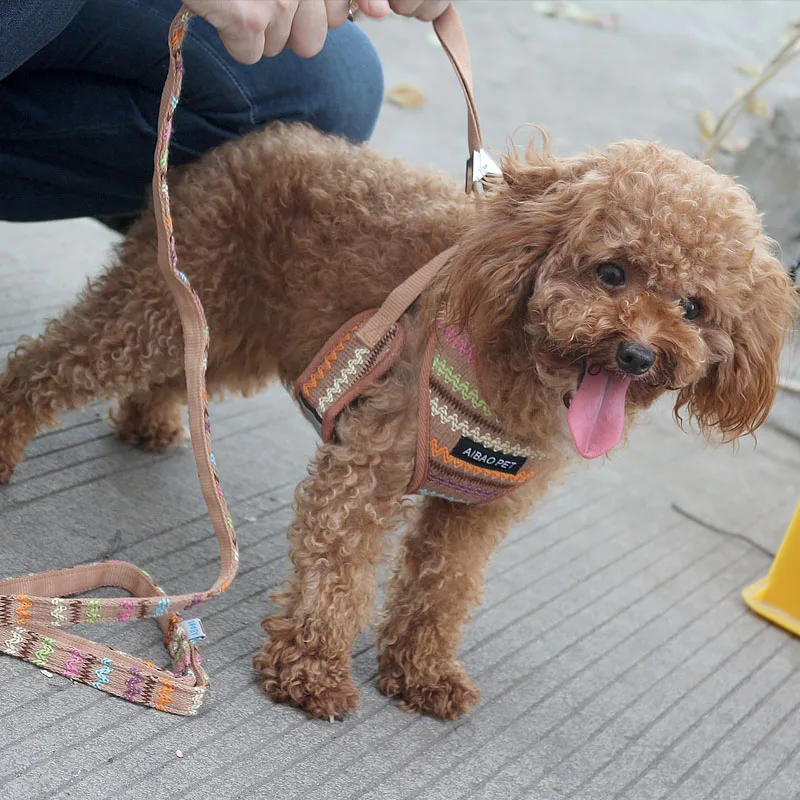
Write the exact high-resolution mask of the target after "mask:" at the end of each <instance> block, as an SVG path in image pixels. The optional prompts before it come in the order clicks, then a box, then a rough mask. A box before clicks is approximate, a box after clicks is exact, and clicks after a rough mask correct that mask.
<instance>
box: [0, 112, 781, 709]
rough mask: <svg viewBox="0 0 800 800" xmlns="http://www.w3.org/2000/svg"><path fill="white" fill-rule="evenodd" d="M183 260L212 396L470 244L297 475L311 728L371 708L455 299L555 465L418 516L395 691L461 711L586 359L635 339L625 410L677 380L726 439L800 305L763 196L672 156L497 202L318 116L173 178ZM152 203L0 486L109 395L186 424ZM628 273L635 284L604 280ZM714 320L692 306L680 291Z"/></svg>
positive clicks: (485, 372) (302, 645)
mask: <svg viewBox="0 0 800 800" xmlns="http://www.w3.org/2000/svg"><path fill="white" fill-rule="evenodd" d="M171 194H172V198H173V220H174V224H175V228H176V236H177V243H178V255H179V258H180V261H181V268H182V269H183V270H184V271H185V272H186V273H187V275H188V276H189V277H190V278H191V281H192V284H193V286H194V288H195V289H196V290H197V291H198V292H199V294H200V296H201V298H202V300H203V303H204V306H205V310H206V314H207V317H208V320H209V324H210V327H211V331H212V337H211V349H210V353H209V361H208V382H209V391H210V393H212V394H220V393H222V392H224V391H234V392H241V393H244V394H247V393H250V392H253V391H256V390H258V389H260V388H261V387H263V386H264V385H265V384H266V383H268V382H269V381H270V380H272V379H275V378H277V379H279V380H281V381H282V382H283V383H284V384H285V385H287V386H291V385H293V383H294V382H295V380H296V379H297V377H298V376H299V375H300V373H301V372H302V371H303V370H304V369H305V367H306V366H307V365H308V363H309V362H310V361H311V359H312V358H313V356H314V355H315V354H316V352H317V350H318V349H319V348H320V347H321V346H322V344H323V343H324V342H325V341H326V340H327V339H328V338H329V337H330V336H331V335H332V334H333V333H334V331H336V330H337V329H338V328H339V327H341V325H343V324H344V323H345V322H346V321H347V320H348V319H349V318H351V317H352V316H354V315H355V314H356V313H358V312H361V311H363V310H364V309H366V308H370V307H375V306H377V305H379V304H380V303H381V301H382V300H383V299H384V298H385V296H386V295H387V294H388V292H389V291H390V290H391V289H393V288H394V287H395V286H396V285H397V284H398V283H399V282H400V281H401V280H402V279H403V278H404V277H406V276H407V275H409V274H410V273H411V272H413V271H414V270H416V269H417V268H419V267H420V266H422V265H423V264H424V263H425V262H426V261H428V260H429V259H430V258H432V257H433V256H434V255H436V254H437V253H439V252H440V251H442V250H444V249H445V248H447V247H449V246H450V245H452V244H454V243H458V244H459V250H458V252H457V255H456V256H455V257H454V259H453V260H452V261H451V263H450V265H449V266H448V268H447V270H446V271H445V272H444V273H443V274H442V275H441V276H440V278H439V280H438V281H437V283H435V284H434V285H433V286H432V288H431V289H430V290H429V291H428V292H427V293H426V294H425V296H423V298H422V299H421V301H420V302H419V303H418V304H417V305H416V306H415V307H414V308H413V309H412V311H411V312H409V313H408V314H407V315H406V320H405V321H406V327H407V330H408V342H407V345H406V348H405V351H404V353H403V354H402V356H401V357H400V359H399V360H398V362H397V363H396V365H395V366H394V367H393V369H392V370H391V371H390V372H389V373H387V375H386V376H385V377H384V378H382V379H381V380H380V381H378V382H376V383H375V384H373V385H372V386H371V387H369V389H368V390H367V392H366V394H365V395H364V397H363V398H362V400H361V402H359V403H358V404H357V405H355V406H353V407H352V408H350V409H348V410H347V411H345V412H344V413H343V414H342V416H341V417H340V419H339V422H338V425H337V439H336V442H335V443H329V444H326V445H323V446H321V447H320V448H319V451H318V454H317V457H316V459H315V461H314V463H313V465H312V467H311V469H310V472H309V476H308V478H307V479H306V480H305V481H304V482H303V483H302V484H301V485H300V486H299V487H298V489H297V495H296V518H295V521H294V523H293V524H292V526H291V527H290V530H289V538H290V541H291V545H292V562H293V565H294V570H293V575H292V578H291V581H290V582H289V584H288V587H287V588H286V589H285V590H284V591H283V592H281V593H280V594H279V595H278V596H277V597H276V600H277V603H278V606H279V610H278V612H277V613H275V614H273V615H272V616H270V617H267V619H265V620H264V628H265V630H266V631H267V633H268V634H269V639H268V641H267V643H266V644H265V646H264V648H263V649H262V650H261V651H260V652H259V653H258V655H256V657H255V659H254V664H255V666H256V668H257V670H258V671H259V676H260V680H261V683H262V685H263V688H264V690H265V692H266V693H267V694H268V695H269V696H270V697H272V698H274V699H275V700H280V701H284V702H289V703H292V704H294V705H297V706H300V707H302V708H304V709H305V710H306V711H307V712H308V713H309V714H311V715H313V716H318V717H324V718H328V717H339V716H341V715H343V714H346V713H349V712H352V711H353V710H354V709H355V708H356V706H357V702H358V693H357V691H356V689H355V687H354V685H353V683H352V682H351V680H350V678H349V667H350V658H351V656H350V651H351V647H352V644H353V640H354V638H355V636H356V635H357V634H358V632H359V631H360V630H361V628H362V627H363V626H364V625H365V624H366V622H367V618H368V614H369V609H370V607H371V604H372V601H373V597H374V592H375V569H376V563H377V561H378V559H379V557H380V555H381V553H382V551H383V547H384V538H385V536H384V534H385V533H386V532H387V531H389V530H391V529H393V528H395V527H396V526H397V525H398V522H399V521H400V519H401V518H402V517H403V516H404V514H405V506H404V505H403V503H402V502H401V501H402V497H403V493H404V490H405V487H406V486H407V485H408V481H409V478H410V476H411V472H412V469H413V463H414V458H415V454H416V431H415V425H416V418H417V417H416V407H417V393H418V387H417V371H418V367H419V361H420V354H421V351H422V349H423V347H424V344H425V341H426V337H427V334H428V332H429V330H430V329H431V326H432V323H433V320H434V318H435V314H436V313H437V311H438V309H439V308H440V304H441V303H442V302H445V303H446V307H447V308H448V310H449V313H450V314H451V315H452V317H453V319H454V320H455V321H460V323H461V324H462V325H463V326H464V327H465V328H466V329H467V330H468V331H469V333H470V335H471V338H472V341H473V343H474V345H475V348H476V353H477V360H478V370H479V375H480V380H481V388H482V391H483V393H484V394H485V395H486V397H487V399H488V400H489V402H490V404H491V405H492V406H493V408H494V410H495V411H496V412H498V414H499V415H500V416H501V417H502V418H503V419H504V421H505V424H506V425H507V427H508V428H509V430H510V432H512V433H513V435H514V437H515V438H518V439H526V440H528V441H530V443H531V445H532V446H535V447H536V448H538V449H539V450H541V451H543V452H545V453H547V454H548V455H549V459H548V461H547V467H546V468H545V469H543V470H542V471H541V473H540V474H539V475H538V477H537V480H536V481H535V482H533V483H532V485H530V486H529V487H528V488H526V489H525V490H524V491H523V492H520V493H518V494H516V495H514V496H513V497H511V498H507V499H501V500H497V501H494V502H493V503H490V504H488V505H486V506H475V507H473V506H469V507H467V506H460V505H458V504H455V503H451V502H449V501H446V500H441V499H433V498H426V499H424V500H423V502H422V503H420V504H419V507H418V509H417V511H418V516H417V518H416V519H415V520H412V523H411V527H410V532H409V533H408V535H407V537H406V541H405V544H404V547H403V549H402V555H401V557H400V559H399V561H398V567H397V571H396V574H395V577H394V578H393V579H392V581H391V582H390V586H389V597H388V601H387V606H386V610H385V612H384V615H383V617H382V621H381V624H380V632H379V639H380V645H381V649H380V657H379V658H380V676H379V687H380V689H381V690H382V691H383V692H384V693H385V694H387V695H390V696H393V697H398V698H400V700H401V701H402V705H403V706H404V707H405V708H407V709H410V710H419V711H424V712H427V713H430V714H433V715H434V716H438V717H441V718H444V719H454V718H456V717H458V716H459V715H460V714H461V713H463V712H464V711H467V710H469V709H470V708H472V707H473V706H474V705H475V703H476V702H477V700H478V690H477V689H476V688H475V687H474V686H472V684H471V683H470V682H469V680H468V679H467V677H466V675H465V673H464V671H463V669H462V667H461V666H460V665H459V664H458V663H457V662H456V660H455V659H456V649H457V646H458V643H459V640H460V636H461V628H462V625H463V624H464V622H465V621H466V619H467V617H468V615H469V608H470V606H471V605H473V604H475V603H477V602H479V600H480V594H481V584H482V577H481V576H482V572H483V567H484V565H485V564H486V561H487V560H488V558H489V556H490V554H491V552H492V550H493V549H494V547H495V546H496V545H497V543H498V542H499V540H500V539H501V538H502V535H503V533H504V531H505V529H506V527H507V525H508V524H509V522H510V521H511V519H512V518H513V517H514V516H515V515H518V514H520V513H523V512H524V511H525V510H527V509H528V508H529V507H530V505H531V504H532V502H533V501H534V499H535V498H537V497H540V496H541V495H543V494H544V493H545V492H546V489H547V486H548V483H549V482H550V481H551V480H552V479H553V478H554V477H555V476H557V475H558V474H560V473H561V472H562V471H563V470H564V469H565V468H566V467H567V466H568V464H569V463H570V461H572V460H574V459H575V457H574V454H572V448H571V447H570V445H569V440H568V433H567V426H566V409H565V403H569V401H570V398H571V397H572V395H573V394H574V393H575V392H576V390H577V388H578V386H579V384H580V382H581V380H582V376H583V374H584V370H585V369H586V367H587V364H589V363H592V364H599V365H601V366H603V367H605V368H606V369H608V370H610V371H614V370H616V369H617V368H618V367H617V366H616V364H615V357H616V355H615V354H616V353H617V348H618V346H619V344H620V342H631V341H632V342H636V343H639V344H643V345H647V346H648V347H649V348H651V349H652V350H653V352H654V354H655V358H656V360H655V363H654V364H653V366H652V368H651V369H649V370H648V371H646V372H645V373H644V374H642V375H641V376H638V377H635V378H634V379H633V380H632V381H631V384H630V389H629V390H628V403H627V411H626V419H627V422H628V424H630V423H631V422H633V420H634V418H635V416H636V412H638V411H639V410H641V409H643V408H646V407H648V406H649V405H650V404H652V402H653V401H654V400H655V399H656V398H657V397H659V396H660V395H662V394H663V393H665V392H667V391H670V390H672V391H674V392H676V397H677V399H676V405H675V411H676V415H677V414H680V412H681V411H682V410H684V409H685V410H686V412H687V413H688V415H689V416H690V417H693V418H694V419H696V420H697V421H698V423H699V424H700V426H701V428H702V429H703V430H704V431H705V432H706V433H708V434H709V435H711V434H713V433H717V434H719V436H720V437H721V438H722V439H726V440H727V439H733V438H736V437H737V436H740V435H741V434H743V433H748V432H752V431H753V430H755V429H756V428H757V427H758V425H759V424H761V422H763V420H764V418H765V416H766V414H767V412H768V410H769V408H770V405H771V403H772V400H773V397H774V393H775V385H776V370H777V363H778V356H779V353H780V349H781V344H782V341H783V337H784V335H785V333H786V331H787V329H788V328H789V327H790V324H791V321H792V315H793V312H794V308H795V301H794V294H793V291H792V289H791V286H790V283H789V281H788V279H787V277H786V276H785V274H784V273H783V271H782V269H781V267H780V264H779V263H778V262H777V260H776V259H775V258H774V256H773V255H771V252H770V243H769V241H768V240H767V239H766V238H765V236H764V234H763V231H762V228H761V223H760V220H759V217H758V215H757V213H756V211H755V208H754V207H753V204H752V202H751V201H750V199H749V197H748V196H747V194H746V192H745V191H744V190H743V189H742V188H740V187H738V186H737V185H736V184H735V183H734V182H733V181H732V180H730V179H729V178H726V177H723V176H721V175H718V174H717V173H715V172H714V171H713V170H712V169H711V168H710V167H708V166H704V165H703V164H700V163H699V162H697V161H694V160H692V159H690V158H688V157H687V156H684V155H682V154H680V153H677V152H675V151H672V150H668V149H666V148H664V147H661V146H659V145H656V144H646V143H642V142H623V143H620V144H616V145H613V146H612V147H610V148H609V149H608V150H607V151H606V152H604V153H591V154H589V155H586V156H581V157H577V158H571V159H556V158H553V157H552V156H551V155H550V154H549V153H548V152H547V151H546V150H545V153H544V154H543V155H539V154H536V153H534V152H530V153H529V154H528V156H527V158H526V159H525V160H523V159H520V158H516V157H513V158H508V159H506V161H505V164H504V180H503V181H501V182H498V184H497V185H496V186H494V187H493V188H492V189H491V190H490V191H489V193H488V196H487V198H486V199H485V200H484V201H482V202H481V203H480V204H478V205H473V204H471V203H470V202H468V201H467V200H466V199H465V198H464V197H463V196H462V193H461V191H460V190H459V189H458V187H456V186H455V185H454V184H453V183H452V181H450V180H449V179H447V178H444V177H442V176H437V175H431V174H430V173H428V172H424V171H421V170H418V169H413V168H411V167H409V166H407V165H405V164H403V163H401V162H399V161H389V160H386V159H383V158H381V157H380V156H378V155H377V154H375V153H373V152H371V151H370V150H368V149H366V148H357V147H352V146H350V145H347V144H345V143H344V142H342V141H339V140H336V139H333V138H330V137H326V136H323V135H322V134H319V133H316V132H314V131H312V130H311V129H308V128H305V127H301V126H276V127H272V128H270V129H268V130H267V131H265V132H261V133H255V134H251V135H250V136H248V137H245V138H244V139H243V140H241V141H239V142H235V143H230V144H227V145H224V146H223V147H221V148H219V149H218V150H216V151H215V152H213V153H210V154H208V155H207V156H205V157H204V158H203V159H201V161H200V162H198V163H197V164H196V165H193V166H191V167H188V168H186V169H185V170H183V171H179V172H176V173H175V174H174V175H173V176H172V179H171ZM155 243H156V235H155V223H154V220H153V217H152V215H150V214H148V215H146V216H145V218H144V219H143V220H142V221H141V222H140V223H138V224H137V225H136V226H135V227H134V228H133V229H132V230H131V232H130V234H129V235H128V237H127V238H126V240H125V241H124V242H123V243H122V244H121V245H120V246H119V248H118V249H117V253H116V260H115V263H114V264H113V265H112V266H111V267H110V268H109V269H108V270H107V271H106V272H105V273H104V274H103V275H101V276H100V277H99V278H98V279H97V280H95V281H93V282H91V283H90V284H89V286H88V287H87V289H86V290H85V291H84V293H83V294H82V296H81V297H80V299H79V300H78V303H77V304H76V305H75V306H74V307H73V308H72V309H71V310H69V311H68V312H66V313H65V314H64V315H63V316H62V317H61V318H59V319H57V320H53V321H51V322H50V323H49V324H48V326H47V328H46V330H45V332H44V333H43V334H42V336H40V337H38V338H37V339H34V340H24V341H22V342H21V343H20V345H19V347H18V348H17V350H16V351H15V353H14V354H12V356H11V357H10V358H9V361H8V365H7V368H6V371H5V374H4V375H3V376H2V377H0V482H6V481H8V480H9V478H10V477H11V473H12V471H13V469H14V467H15V466H16V464H17V463H18V462H19V460H20V458H21V457H22V452H23V450H24V447H25V445H26V444H27V443H28V442H29V441H30V439H31V438H32V437H33V436H34V435H35V433H36V431H37V430H39V429H41V428H43V427H46V426H49V425H53V424H55V423H56V421H57V417H58V414H59V413H60V412H61V411H62V410H64V409H75V408H79V407H80V406H82V405H84V404H85V403H87V402H88V401H90V400H91V399H93V398H106V399H116V400H117V409H116V411H115V412H114V414H113V418H114V422H115V424H116V427H117V430H118V432H119V434H120V436H121V437H122V438H123V439H125V440H126V441H129V442H132V443H136V444H139V445H140V446H142V447H145V448H146V449H154V450H159V449H163V448H165V447H168V446H170V445H171V444H172V443H173V442H175V441H176V440H177V439H178V438H179V437H180V436H181V435H182V424H181V408H182V404H183V402H184V399H185V397H184V389H183V386H182V380H183V365H182V352H183V346H182V335H181V331H180V327H179V323H178V317H177V314H176V313H175V311H174V308H173V304H172V300H171V298H170V296H169V294H168V290H167V289H166V287H165V286H164V285H163V281H162V278H161V277H160V275H159V273H158V269H157V266H156V244H155ZM604 262H614V263H615V264H616V265H618V267H619V268H620V269H622V270H624V273H625V277H626V280H625V283H624V285H622V286H620V287H618V288H610V287H608V286H604V285H602V284H601V283H599V282H598V279H597V275H596V268H597V265H598V264H601V263H604ZM687 298H696V299H697V301H698V302H699V303H700V304H701V306H702V309H703V313H702V315H701V316H700V317H699V318H698V319H697V320H694V321H687V319H685V318H684V309H683V307H682V305H681V303H682V301H685V300H686V299H687Z"/></svg>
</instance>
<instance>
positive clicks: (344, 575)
mask: <svg viewBox="0 0 800 800" xmlns="http://www.w3.org/2000/svg"><path fill="white" fill-rule="evenodd" d="M365 439H366V437H365ZM391 471H394V475H393V476H389V475H388V474H387V473H388V472H391ZM400 472H401V471H400V470H398V467H397V464H396V462H394V461H393V462H392V464H390V465H387V468H386V469H385V470H382V469H381V456H380V455H379V454H375V453H370V452H369V451H368V450H366V451H365V450H364V449H362V448H356V447H350V446H343V445H340V444H327V445H323V446H321V447H320V449H319V451H318V455H317V458H316V460H315V462H314V463H313V465H312V466H311V469H310V474H309V477H308V478H307V479H306V480H305V481H303V482H302V483H301V484H300V485H299V486H298V488H297V492H296V503H297V508H296V518H295V521H294V523H293V524H292V525H291V527H290V529H289V539H290V541H291V545H292V551H291V558H292V562H293V564H294V574H293V576H292V577H291V580H290V582H289V586H288V589H287V590H286V591H283V592H281V593H279V594H277V595H275V596H274V599H275V601H276V603H277V604H278V606H279V607H281V610H280V611H279V612H278V613H277V614H273V615H272V616H269V617H267V618H266V619H265V620H264V622H263V623H262V627H263V628H264V630H265V631H266V632H267V633H268V634H269V640H268V641H267V643H266V644H265V645H264V647H263V648H262V649H261V650H260V651H259V653H258V654H257V655H256V656H255V657H254V659H253V665H254V666H255V668H256V669H257V670H258V672H259V682H260V683H261V685H262V687H263V689H264V692H265V693H266V694H267V695H268V696H269V697H270V698H272V699H273V700H275V701H278V702H284V703H289V704H290V705H294V706H298V707H300V708H303V709H304V710H305V711H306V712H307V713H308V714H309V715H310V716H313V717H319V718H322V719H329V718H341V717H342V716H344V715H345V714H347V713H351V712H353V711H355V709H356V708H357V706H358V690H357V689H356V687H355V685H354V684H353V682H352V681H351V679H350V676H349V672H350V664H351V657H352V656H351V651H352V647H353V642H354V640H355V637H356V636H357V634H358V633H359V631H361V629H362V628H363V627H364V626H365V625H366V622H367V619H368V616H369V611H370V607H371V605H372V600H373V598H374V595H375V590H376V568H377V561H378V558H379V556H380V554H381V550H382V546H383V538H384V536H383V535H384V533H385V531H386V530H387V529H389V528H391V527H394V526H395V525H396V524H397V521H398V516H399V514H400V511H401V498H402V495H403V489H404V488H405V486H406V484H407V481H408V477H409V475H408V474H407V472H408V470H406V469H403V470H402V476H401V477H400V479H399V480H398V479H397V477H398V475H399V474H400Z"/></svg>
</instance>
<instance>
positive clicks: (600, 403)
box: [564, 362, 631, 458]
mask: <svg viewBox="0 0 800 800" xmlns="http://www.w3.org/2000/svg"><path fill="white" fill-rule="evenodd" d="M630 382H631V379H630V378H629V377H628V376H626V375H620V374H619V373H617V372H612V371H611V370H608V369H606V368H605V367H603V366H602V365H600V364H594V363H591V362H587V363H586V365H585V367H584V370H583V372H582V374H581V375H580V377H579V378H578V386H577V388H576V390H575V393H574V394H573V395H571V396H569V395H568V396H566V397H565V398H564V404H565V405H566V406H567V409H568V411H567V424H568V425H569V430H570V433H571V434H572V440H573V441H574V442H575V447H576V448H577V450H578V452H579V453H580V454H581V455H582V456H583V457H584V458H598V457H599V456H602V455H604V454H605V453H607V452H608V451H609V450H611V448H612V447H615V446H616V445H618V444H619V442H620V440H621V439H622V434H623V432H624V430H625V400H626V397H627V394H628V386H630Z"/></svg>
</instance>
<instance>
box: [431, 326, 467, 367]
mask: <svg viewBox="0 0 800 800" xmlns="http://www.w3.org/2000/svg"><path fill="white" fill-rule="evenodd" d="M439 330H440V331H441V332H442V334H443V335H444V338H445V339H447V343H448V344H449V345H450V346H451V347H452V348H453V349H454V350H458V352H459V353H461V355H462V356H463V357H464V358H466V359H467V363H468V364H474V363H475V348H474V347H473V346H472V345H471V344H470V341H469V339H468V338H467V337H466V335H465V334H464V333H461V332H459V331H458V329H457V328H456V327H455V326H453V325H441V324H440V325H439Z"/></svg>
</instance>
